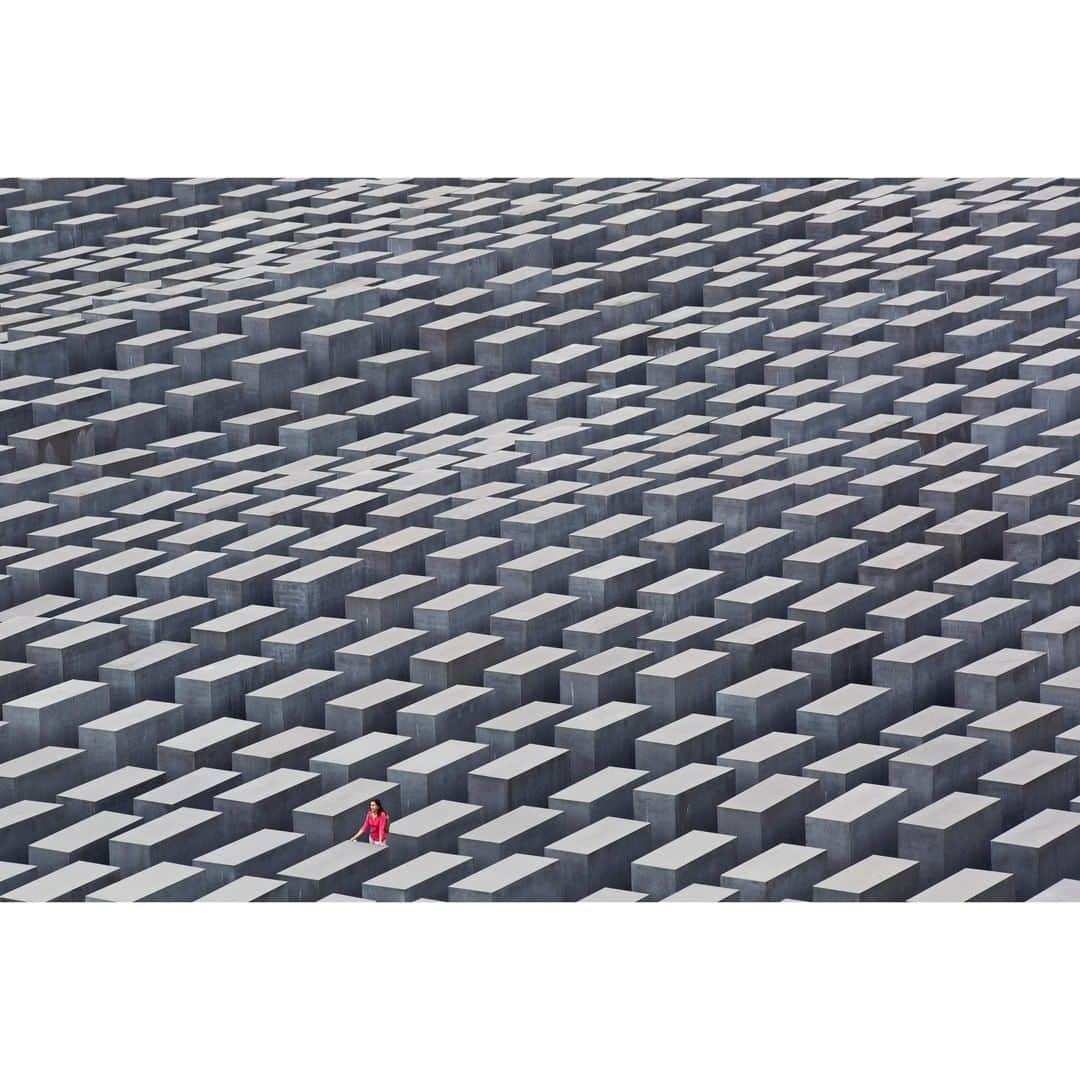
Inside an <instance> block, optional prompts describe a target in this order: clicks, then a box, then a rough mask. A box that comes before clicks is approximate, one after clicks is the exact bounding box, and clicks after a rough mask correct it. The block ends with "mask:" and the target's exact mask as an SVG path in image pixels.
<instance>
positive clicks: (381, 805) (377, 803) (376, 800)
mask: <svg viewBox="0 0 1080 1080" xmlns="http://www.w3.org/2000/svg"><path fill="white" fill-rule="evenodd" d="M369 801H370V802H373V803H374V804H375V805H376V806H377V807H378V808H379V810H378V813H380V814H385V813H386V811H385V810H384V809H383V804H382V802H381V800H379V799H371V800H369ZM387 816H389V815H387Z"/></svg>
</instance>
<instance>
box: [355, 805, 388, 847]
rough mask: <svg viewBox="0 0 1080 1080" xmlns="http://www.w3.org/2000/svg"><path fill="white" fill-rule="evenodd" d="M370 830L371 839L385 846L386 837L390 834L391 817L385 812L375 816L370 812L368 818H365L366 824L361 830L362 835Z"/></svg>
mask: <svg viewBox="0 0 1080 1080" xmlns="http://www.w3.org/2000/svg"><path fill="white" fill-rule="evenodd" d="M369 830H370V833H371V839H372V840H374V841H375V843H376V844H385V843H386V837H387V835H388V834H389V832H390V816H389V814H387V813H386V812H385V811H383V813H381V814H373V813H372V812H371V811H370V810H369V811H368V816H367V817H366V818H364V824H363V825H362V826H361V828H360V835H361V836H363V835H364V833H366V832H368V831H369Z"/></svg>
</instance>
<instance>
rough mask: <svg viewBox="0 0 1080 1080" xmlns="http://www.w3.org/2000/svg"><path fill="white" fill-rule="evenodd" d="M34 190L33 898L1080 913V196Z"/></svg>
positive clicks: (685, 183) (22, 503) (9, 576)
mask: <svg viewBox="0 0 1080 1080" xmlns="http://www.w3.org/2000/svg"><path fill="white" fill-rule="evenodd" d="M0 186H2V188H3V190H0V215H2V217H0V220H2V221H3V222H4V224H3V227H2V228H0V439H2V443H0V545H2V546H0V570H2V576H0V606H2V614H0V701H2V703H3V714H2V715H3V720H2V722H0V860H2V862H0V897H2V898H3V899H5V900H9V901H40V900H78V899H85V900H94V901H131V900H243V901H251V900H327V901H336V900H436V901H439V900H442V901H446V900H449V901H468V900H575V901H576V900H608V901H638V900H661V901H669V900H670V901H722V900H726V901H732V900H737V901H751V900H803V901H806V900H813V901H818V900H822V901H824V900H907V901H931V900H938V901H940V900H952V901H965V900H1075V899H1077V898H1078V897H1080V798H1078V795H1080V773H1078V764H1077V755H1078V754H1080V559H1078V558H1077V556H1078V546H1077V545H1078V539H1080V497H1078V496H1080V492H1078V491H1077V490H1076V487H1077V479H1078V477H1080V460H1078V459H1080V182H1077V181H1068V180H1064V179H1060V178H1059V179H1019V178H1012V179H993V180H972V179H955V178H954V179H935V180H910V179H907V180H903V179H902V180H888V181H878V180H851V179H839V180H824V181H823V180H757V179H754V180H735V179H685V180H663V179H638V180H626V179H607V180H601V179H547V180H534V179H512V180H506V179H494V180H477V179H472V180H457V179H422V180H417V179H395V180H371V179H368V180H332V179H325V178H323V179H306V180H295V179H293V180H281V179H274V180H265V179H264V180H259V179H243V180H241V179H232V180H221V179H213V180H201V179H191V180H175V179H141V180H115V179H95V180H90V179H80V180H23V179H10V180H6V181H3V182H2V185H0ZM372 798H378V799H380V800H381V801H382V803H383V804H384V806H385V807H386V809H387V810H388V811H389V813H390V815H391V819H392V824H391V833H390V843H389V844H388V845H387V846H385V847H383V846H376V845H372V844H369V843H367V842H355V841H354V840H353V839H352V836H353V834H354V833H355V832H356V830H357V829H358V827H359V826H360V825H361V823H362V821H363V819H364V816H365V812H366V809H367V806H368V803H369V800H371V799H372Z"/></svg>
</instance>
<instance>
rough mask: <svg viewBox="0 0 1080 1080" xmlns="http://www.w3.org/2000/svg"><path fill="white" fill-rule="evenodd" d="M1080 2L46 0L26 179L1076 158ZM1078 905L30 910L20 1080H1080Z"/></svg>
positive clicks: (0, 79) (0, 105)
mask: <svg viewBox="0 0 1080 1080" xmlns="http://www.w3.org/2000/svg"><path fill="white" fill-rule="evenodd" d="M1070 7H1071V5H1066V4H1062V3H1050V2H1043V0H1025V2H1024V3H1016V2H1013V3H1008V4H1004V3H996V2H983V3H968V2H962V0H938V2H935V3H927V2H924V0H903V2H892V3H888V4H881V3H871V2H867V0H863V2H844V0H838V2H834V0H825V2H822V0H814V2H811V0H806V2H803V3H786V2H778V0H772V2H768V3H753V2H751V0H739V2H738V3H729V2H727V0H715V2H711V3H694V2H689V0H654V2H651V3H641V2H637V0H622V2H621V3H604V2H598V0H573V2H569V0H547V2H545V3H542V4H541V3H528V4H526V3H520V2H519V3H513V2H512V0H503V2H501V3H493V2H484V0H455V2H444V3H430V2H427V0H425V2H419V0H399V2H397V3H393V2H391V0H356V2H353V3H339V2H328V0H322V2H320V3H299V2H297V0H292V2H289V3H279V2H276V0H274V2H269V0H261V2H258V3H250V2H246V0H215V2H203V0H186V2H184V3H152V2H147V0H143V2H140V3H134V2H132V3H127V2H108V0H91V2H86V3H81V4H70V3H66V2H63V3H61V2H57V0H51V2H50V3H47V4H45V3H42V4H33V3H32V2H23V3H20V4H18V5H7V6H6V7H5V10H4V11H3V13H2V15H0V90H2V96H0V175H6V176H22V177H25V176H49V175H79V176H95V177H101V176H118V175H128V176H148V175H159V176H160V175H169V176H176V177H181V176H213V175H217V176H222V175H230V176H304V175H336V176H349V175H366V176H408V175H436V176H454V175H467V176H480V175H485V174H489V175H499V176H530V175H531V176H537V175H562V176H569V175H578V176H580V175H605V174H606V175H621V176H634V175H653V176H687V175H688V176H714V177H723V176H753V175H759V176H760V175H769V174H773V175H789V176H791V175H799V176H808V175H813V176H819V177H829V176H838V175H863V176H913V175H931V176H1009V175H1023V176H1048V177H1049V176H1060V175H1070V174H1071V175H1073V176H1077V175H1080V154H1078V151H1077V142H1076V134H1077V109H1076V107H1075V103H1076V101H1077V91H1076V89H1075V81H1076V80H1075V72H1076V62H1075V53H1076V43H1077V35H1076V25H1075V24H1076V18H1075V16H1074V15H1072V14H1070V13H1068V12H1069V8H1070ZM1078 919H1080V916H1078V914H1077V913H1076V909H1075V908H1073V907H1071V906H1068V905H1050V904H1035V905H1031V904H1028V905H1019V904H1018V905H968V906H961V905H957V906H950V907H945V906H931V905H895V906H891V905H872V906H865V907H859V906H857V905H806V904H780V905H767V906H766V905H756V906H755V905H719V906H713V905H709V906H705V905H673V904H668V905H647V906H646V905H584V906H578V905H564V906H558V905H543V906H541V905H521V906H517V905H508V906H498V905H497V906H494V907H493V908H492V909H490V910H489V909H488V908H486V907H484V906H481V905H475V906H466V905H460V906H459V905H453V906H451V905H438V904H420V905H410V906H407V907H404V906H403V907H396V906H393V905H368V904H362V905H352V904H348V905H345V904H342V905H334V904H326V905H322V906H318V907H316V906H308V905H305V906H291V905H289V906H286V905H278V906H275V905H237V906H235V907H233V906H231V905H175V906H174V905H143V906H136V905H133V906H129V907H123V908H121V907H116V908H114V907H112V906H111V905H86V906H85V907H83V906H81V905H65V906H60V905H52V906H49V907H45V906H41V907H29V906H27V907H25V908H24V907H22V906H20V905H5V906H4V908H3V909H2V910H0V1073H2V1075H4V1076H10V1077H12V1078H17V1080H24V1078H30V1077H48V1078H50V1080H53V1078H59V1077H68V1076H71V1077H77V1078H79V1080H84V1078H88V1080H95V1078H97V1077H99V1076H100V1077H109V1078H112V1080H123V1078H127V1077H138V1078H139V1080H169V1078H172V1077H184V1078H188V1077H202V1076H205V1077H207V1078H208V1080H217V1078H225V1077H228V1078H233V1077H235V1078H238V1080H241V1078H242V1080H246V1078H248V1077H258V1078H260V1080H262V1078H271V1077H278V1076H281V1077H286V1076H287V1077H289V1078H290V1080H299V1078H301V1077H304V1078H306V1077H311V1078H313V1080H323V1078H330V1077H338V1076H346V1077H360V1076H363V1077H364V1078H365V1080H367V1078H369V1077H370V1078H372V1080H379V1078H381V1077H390V1078H394V1080H422V1078H425V1077H428V1076H433V1077H434V1076H438V1077H440V1078H442V1077H458V1076H461V1077H466V1076H467V1077H470V1078H486V1077H499V1078H505V1080H529V1078H532V1077H557V1078H559V1080H585V1078H592V1077H599V1078H607V1077H619V1078H622V1077H641V1076H647V1077H654V1076H655V1077H683V1076H693V1077H699V1076H731V1077H739V1078H740V1080H741V1078H743V1077H770V1078H771V1077H799V1078H800V1080H801V1078H804V1077H816V1076H828V1077H830V1078H843V1077H860V1078H862V1077H865V1078H871V1080H888V1078H891V1077H905V1078H907V1077H918V1078H922V1077H927V1078H932V1080H937V1078H939V1077H961V1078H966V1077H974V1076H978V1077H979V1078H980V1080H983V1078H994V1077H999V1076H1000V1077H1009V1078H1029V1077H1031V1078H1039V1077H1043V1076H1047V1075H1050V1074H1051V1073H1053V1074H1054V1075H1075V1072H1076V1069H1075V1064H1074V1063H1075V1017H1076V1011H1075V1004H1074V1003H1075V994H1076V987H1077V974H1078V969H1077V964H1076V961H1077V947H1076V942H1077V940H1078V937H1080V934H1078V929H1080V922H1078Z"/></svg>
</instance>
